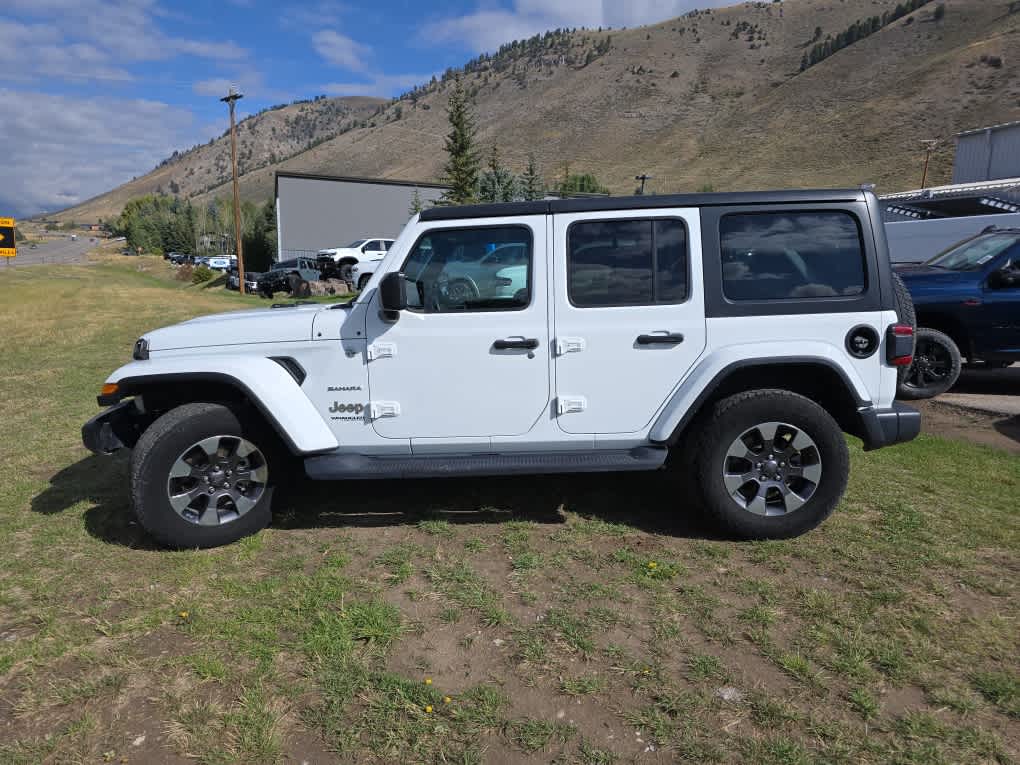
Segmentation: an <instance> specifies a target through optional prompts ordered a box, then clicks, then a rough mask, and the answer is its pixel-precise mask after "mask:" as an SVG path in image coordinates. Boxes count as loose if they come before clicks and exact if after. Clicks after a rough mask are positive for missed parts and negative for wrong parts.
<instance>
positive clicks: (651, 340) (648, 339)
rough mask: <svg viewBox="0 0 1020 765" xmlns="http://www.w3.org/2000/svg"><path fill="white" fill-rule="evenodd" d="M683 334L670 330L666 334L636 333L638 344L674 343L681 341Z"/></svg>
mask: <svg viewBox="0 0 1020 765" xmlns="http://www.w3.org/2000/svg"><path fill="white" fill-rule="evenodd" d="M683 341H684V336H683V335H681V334H680V333H679V332H670V333H669V334H666V335H638V336H637V344H638V345H676V344H677V343H682V342H683Z"/></svg>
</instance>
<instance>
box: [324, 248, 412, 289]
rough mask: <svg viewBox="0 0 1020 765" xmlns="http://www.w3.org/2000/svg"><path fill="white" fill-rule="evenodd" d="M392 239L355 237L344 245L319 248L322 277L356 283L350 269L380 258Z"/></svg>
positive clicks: (387, 249) (386, 250)
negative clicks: (355, 238)
mask: <svg viewBox="0 0 1020 765" xmlns="http://www.w3.org/2000/svg"><path fill="white" fill-rule="evenodd" d="M393 241H394V240H392V239H384V238H381V237H380V238H377V239H357V240H355V241H353V242H351V243H350V244H349V245H347V246H346V247H327V248H325V249H322V250H319V253H318V257H317V260H318V264H319V265H318V268H319V271H321V272H322V275H323V278H326V279H329V278H336V279H343V280H344V281H345V282H349V283H351V284H356V283H357V282H356V281H355V280H354V278H353V275H352V273H351V269H352V268H353V266H355V265H356V264H358V263H363V262H366V261H370V260H379V259H381V258H382V257H383V256H384V255H385V254H386V253H387V252H388V251H389V249H390V247H391V246H393Z"/></svg>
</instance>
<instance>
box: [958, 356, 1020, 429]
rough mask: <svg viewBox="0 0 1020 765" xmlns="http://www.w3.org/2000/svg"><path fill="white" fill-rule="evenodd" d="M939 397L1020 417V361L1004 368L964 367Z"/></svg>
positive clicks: (988, 410)
mask: <svg viewBox="0 0 1020 765" xmlns="http://www.w3.org/2000/svg"><path fill="white" fill-rule="evenodd" d="M938 400H939V401H941V402H943V403H946V404H952V405H954V406H962V407H965V408H967V409H976V410H978V411H981V412H987V413H989V414H996V415H1002V416H1006V417H1020V364H1014V365H1013V366H1011V367H1006V368H1005V369H995V370H983V369H964V370H963V372H962V374H961V375H960V379H959V381H957V383H956V385H954V386H953V389H952V390H951V391H949V393H943V394H942V395H941V396H939V397H938Z"/></svg>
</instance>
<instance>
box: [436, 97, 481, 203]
mask: <svg viewBox="0 0 1020 765" xmlns="http://www.w3.org/2000/svg"><path fill="white" fill-rule="evenodd" d="M447 111H448V114H449V121H450V132H449V134H448V135H447V136H446V146H445V148H446V153H447V155H448V156H447V160H446V167H445V168H444V180H445V181H446V183H447V184H448V185H449V186H450V189H449V190H448V191H446V192H445V193H444V194H443V200H444V201H446V202H449V203H450V204H455V205H464V204H470V203H471V202H473V201H475V199H476V198H477V194H478V153H477V152H476V151H475V133H476V130H477V129H476V127H475V117H474V114H472V112H471V104H470V102H469V100H468V96H467V93H466V92H465V91H464V86H463V85H462V84H461V81H460V78H459V77H456V78H454V83H453V92H452V93H450V103H449V106H448V107H447Z"/></svg>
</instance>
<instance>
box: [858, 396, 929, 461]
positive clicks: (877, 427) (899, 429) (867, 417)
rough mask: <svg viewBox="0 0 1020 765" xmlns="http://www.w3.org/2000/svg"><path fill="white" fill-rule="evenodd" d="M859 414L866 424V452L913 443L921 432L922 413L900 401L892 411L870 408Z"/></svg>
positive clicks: (894, 405)
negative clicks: (906, 442)
mask: <svg viewBox="0 0 1020 765" xmlns="http://www.w3.org/2000/svg"><path fill="white" fill-rule="evenodd" d="M858 412H859V413H860V415H861V420H862V422H863V424H864V434H863V436H862V440H863V441H864V449H865V451H870V450H872V449H880V448H881V447H883V446H891V445H892V444H901V443H903V442H904V441H912V440H913V439H915V438H917V436H918V434H919V433H920V432H921V413H920V412H919V411H917V410H916V409H914V408H913V407H909V406H907V405H906V404H901V403H900V402H898V401H894V402H893V405H892V408H890V409H876V408H875V407H873V406H868V407H863V408H861V409H859V410H858Z"/></svg>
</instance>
